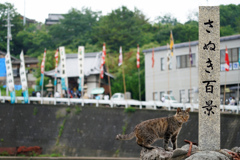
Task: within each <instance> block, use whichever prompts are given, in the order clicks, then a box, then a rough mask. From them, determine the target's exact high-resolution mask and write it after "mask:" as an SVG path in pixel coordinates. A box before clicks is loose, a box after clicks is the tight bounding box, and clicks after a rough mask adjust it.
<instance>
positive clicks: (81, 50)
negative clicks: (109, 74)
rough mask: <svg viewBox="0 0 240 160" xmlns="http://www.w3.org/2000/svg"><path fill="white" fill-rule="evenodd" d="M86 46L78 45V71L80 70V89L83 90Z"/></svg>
mask: <svg viewBox="0 0 240 160" xmlns="http://www.w3.org/2000/svg"><path fill="white" fill-rule="evenodd" d="M84 54H85V53H84V46H79V47H78V71H79V83H78V90H79V91H82V87H83V85H84Z"/></svg>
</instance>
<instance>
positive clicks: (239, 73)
mask: <svg viewBox="0 0 240 160" xmlns="http://www.w3.org/2000/svg"><path fill="white" fill-rule="evenodd" d="M189 43H190V46H191V53H192V58H193V64H192V65H191V67H190V62H189ZM226 46H227V48H228V55H229V61H230V71H229V72H226V71H225V68H224V64H225V48H226ZM174 47H175V48H174V55H173V57H172V58H171V62H170V65H169V67H168V64H167V53H168V52H169V49H168V48H167V46H162V47H158V48H154V59H155V65H154V68H152V49H147V50H144V51H143V52H144V54H145V92H146V100H147V101H148V100H160V97H162V95H163V94H166V93H169V94H171V95H173V96H174V97H175V98H176V99H177V101H179V102H189V101H190V99H191V101H192V102H194V103H197V102H198V41H192V42H185V43H179V44H175V45H174ZM219 54H220V58H221V59H220V63H221V64H220V66H221V70H220V76H221V77H220V85H221V86H220V87H221V88H220V89H221V93H220V94H221V103H222V101H223V99H224V98H223V97H224V86H225V84H226V90H225V95H226V98H225V99H226V101H227V103H228V101H229V98H230V97H235V98H236V99H237V97H239V94H238V92H239V91H238V83H239V81H240V67H239V58H240V57H239V54H240V35H233V36H226V37H221V38H220V53H219ZM225 77H226V78H225ZM225 79H226V80H225Z"/></svg>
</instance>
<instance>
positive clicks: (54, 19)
mask: <svg viewBox="0 0 240 160" xmlns="http://www.w3.org/2000/svg"><path fill="white" fill-rule="evenodd" d="M63 15H64V14H48V18H47V19H46V20H45V25H49V26H50V25H53V24H57V23H59V20H60V19H64V16H63Z"/></svg>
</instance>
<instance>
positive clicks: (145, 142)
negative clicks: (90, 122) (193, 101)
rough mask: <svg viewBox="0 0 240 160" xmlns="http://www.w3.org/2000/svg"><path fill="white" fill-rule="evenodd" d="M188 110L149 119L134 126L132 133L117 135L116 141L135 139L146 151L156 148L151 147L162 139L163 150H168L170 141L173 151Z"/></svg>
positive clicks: (187, 117) (186, 119)
mask: <svg viewBox="0 0 240 160" xmlns="http://www.w3.org/2000/svg"><path fill="white" fill-rule="evenodd" d="M189 111H190V108H188V109H187V110H186V111H182V110H181V109H180V108H178V109H177V113H176V114H175V115H174V116H172V117H163V118H156V119H150V120H146V121H143V122H141V123H140V124H138V125H136V127H135V129H134V131H133V132H132V133H130V134H127V135H121V134H118V135H117V136H116V139H117V140H130V139H132V138H134V137H136V141H137V144H138V145H139V146H141V147H144V148H147V149H153V148H156V147H155V146H152V145H151V144H153V143H154V142H155V141H156V140H158V139H164V142H163V145H164V149H165V150H169V149H168V142H169V140H170V139H171V142H172V145H173V150H175V149H176V148H177V136H178V133H179V132H180V130H181V128H182V124H183V123H185V122H187V121H188V119H189Z"/></svg>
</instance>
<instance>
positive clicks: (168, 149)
mask: <svg viewBox="0 0 240 160" xmlns="http://www.w3.org/2000/svg"><path fill="white" fill-rule="evenodd" d="M164 149H165V151H173V149H172V148H171V147H168V148H164Z"/></svg>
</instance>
